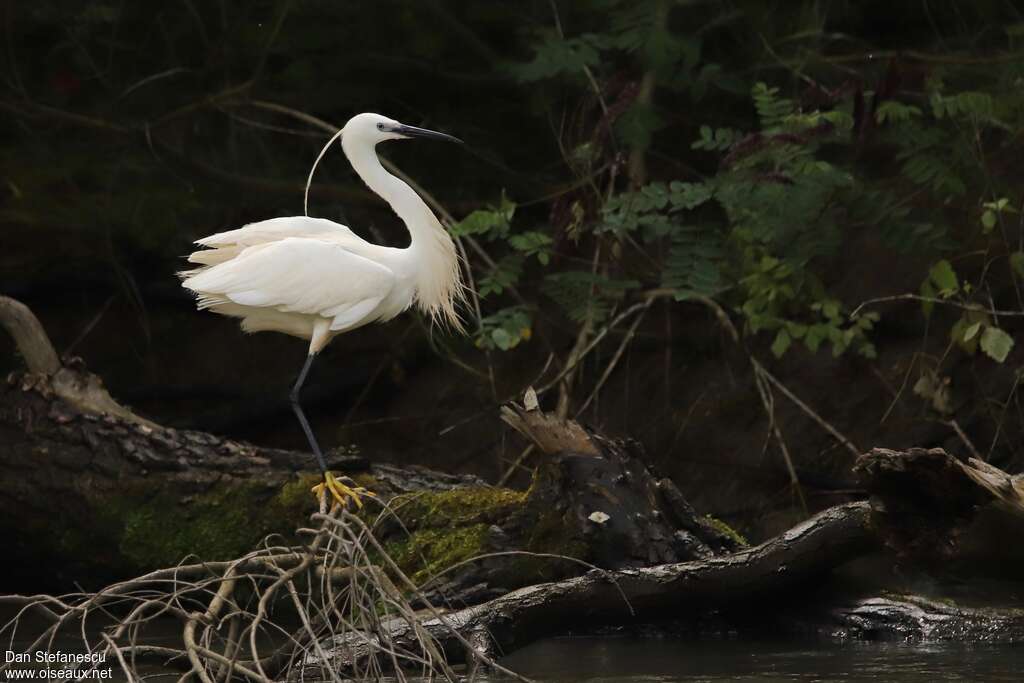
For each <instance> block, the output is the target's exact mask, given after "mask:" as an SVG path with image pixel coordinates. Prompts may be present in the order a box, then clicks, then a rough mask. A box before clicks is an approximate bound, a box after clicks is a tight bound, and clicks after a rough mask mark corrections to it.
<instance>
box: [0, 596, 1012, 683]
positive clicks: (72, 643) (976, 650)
mask: <svg viewBox="0 0 1024 683" xmlns="http://www.w3.org/2000/svg"><path fill="white" fill-rule="evenodd" d="M13 614H14V612H13V610H10V609H9V608H0V624H2V623H4V622H6V621H7V619H8V618H10V617H11V616H13ZM23 626H24V627H25V628H23V629H19V632H18V633H17V634H16V635H15V637H14V638H13V639H12V638H11V636H12V634H11V633H10V632H9V631H7V632H4V633H3V634H0V640H2V641H3V646H2V647H0V650H6V649H11V650H14V651H18V652H23V651H25V650H26V649H27V648H28V646H29V644H30V642H31V640H32V636H34V635H37V634H38V633H39V632H40V630H41V629H42V628H43V623H42V622H41V621H39V620H36V619H33V618H31V617H29V618H26V619H25V623H24V624H23ZM180 628H181V627H180V625H179V624H178V623H177V622H176V621H174V620H171V619H165V620H160V621H158V622H156V623H154V624H152V625H151V628H150V630H149V631H148V632H147V634H146V637H145V638H143V639H141V640H142V641H144V642H147V643H148V644H154V645H155V644H177V643H178V642H179V639H180V635H181V634H180ZM90 630H93V629H90ZM51 649H53V650H64V651H67V652H81V651H82V647H81V640H80V639H79V638H78V637H77V634H75V633H71V632H66V633H62V634H61V635H60V636H59V637H58V638H57V640H56V641H55V642H54V643H53V645H52V647H51ZM0 661H2V660H0ZM500 661H501V664H503V665H504V666H506V667H508V668H509V669H512V670H513V671H517V672H519V673H520V674H522V675H524V676H527V677H529V678H532V679H534V680H536V681H543V682H545V683H583V682H584V681H586V682H592V683H612V682H622V683H655V682H657V683H683V682H686V683H694V682H698V681H758V682H770V681H820V682H821V683H829V682H833V681H841V682H847V681H865V682H866V681H871V682H875V681H882V682H886V681H894V682H898V683H903V682H920V683H925V682H928V681H1020V682H1022V683H1024V644H1017V645H1007V644H1002V645H987V644H974V645H963V644H958V643H927V644H913V643H893V642H863V641H849V642H842V643H839V642H830V641H827V640H811V639H795V638H786V639H781V638H780V639H775V640H771V639H767V638H758V637H752V636H751V635H749V634H744V635H743V636H742V637H732V638H728V637H716V638H693V637H683V636H663V637H650V636H646V637H641V636H607V635H601V636H585V637H571V638H569V637H567V638H552V639H548V640H544V641H540V642H537V643H534V644H532V645H529V646H527V647H525V648H523V649H522V650H519V651H517V652H514V653H513V654H511V655H509V656H508V657H504V658H503V659H501V660H500ZM108 665H112V668H113V672H112V673H113V676H112V679H113V680H115V681H120V680H124V677H123V675H122V674H121V671H120V670H119V667H118V666H117V664H116V662H109V663H108ZM22 668H24V667H22ZM32 668H35V667H32ZM6 673H7V672H0V682H3V681H5V680H11V678H10V677H9V676H7V675H6ZM147 673H153V672H148V671H147ZM177 675H178V673H175V677H177ZM239 680H244V679H239ZM476 680H477V681H479V682H480V683H499V682H500V683H508V681H509V679H508V678H505V677H503V676H498V675H490V676H487V677H483V678H480V677H478V678H477V679H476Z"/></svg>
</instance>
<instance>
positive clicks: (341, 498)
mask: <svg viewBox="0 0 1024 683" xmlns="http://www.w3.org/2000/svg"><path fill="white" fill-rule="evenodd" d="M345 478H346V479H348V477H345ZM349 481H352V480H351V479H349ZM352 483H353V484H355V482H352ZM325 492H326V493H330V494H331V497H332V498H334V501H335V502H336V503H337V504H338V505H341V506H343V507H344V506H345V504H346V503H348V501H350V500H353V501H355V504H356V507H358V508H362V507H363V501H362V500H361V499H360V498H361V497H362V496H370V497H371V498H373V497H376V495H377V494H376V493H373V492H372V491H367V490H366V489H364V488H363V487H362V486H356V485H353V486H347V485H346V484H344V483H343V482H342V481H341V479H338V478H337V477H335V476H334V475H333V474H331V473H330V472H327V473H326V474H324V480H323V481H322V482H320V483H319V484H317V485H316V486H314V487H313V493H314V494H316V499H317V500H322V499H323V497H324V493H325Z"/></svg>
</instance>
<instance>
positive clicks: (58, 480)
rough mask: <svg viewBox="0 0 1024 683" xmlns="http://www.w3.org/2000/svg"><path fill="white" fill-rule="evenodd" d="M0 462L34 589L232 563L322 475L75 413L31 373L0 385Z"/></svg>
mask: <svg viewBox="0 0 1024 683" xmlns="http://www.w3.org/2000/svg"><path fill="white" fill-rule="evenodd" d="M62 372H63V373H65V374H68V373H77V374H82V373H84V372H85V371H84V370H81V369H77V370H72V369H69V368H66V367H65V368H63V369H62ZM88 381H90V382H93V381H95V379H89V380H88ZM328 459H329V462H330V464H331V466H332V467H333V468H335V469H336V470H339V471H343V472H346V473H348V474H349V475H350V476H352V477H353V478H354V479H355V480H356V481H357V482H359V483H360V484H362V485H365V486H366V487H367V488H370V489H372V490H374V491H377V492H379V493H380V494H381V495H382V497H384V498H385V499H387V498H389V497H391V496H393V495H396V494H398V493H401V492H408V491H434V492H437V491H444V490H448V489H451V488H453V487H457V486H464V485H469V484H473V485H476V486H483V484H482V482H479V481H478V480H475V479H473V478H472V477H455V476H449V475H444V474H441V473H438V472H432V471H429V470H425V469H422V468H396V467H391V466H388V465H383V464H375V463H369V462H367V460H366V459H364V458H360V457H357V456H352V455H350V454H345V453H338V452H334V453H332V454H331V455H330V456H329V458H328ZM0 464H2V466H3V468H4V486H3V488H2V492H0V534H3V538H4V539H5V543H6V544H7V547H8V549H9V550H10V551H12V552H13V553H14V554H15V555H16V556H17V557H19V558H21V560H22V561H21V562H19V563H18V564H19V567H20V568H22V571H24V572H25V575H24V576H23V577H22V578H23V579H25V580H27V581H28V582H30V583H32V584H34V585H36V586H37V587H38V585H39V584H40V582H43V583H44V584H45V583H52V584H54V585H61V586H64V587H68V586H70V585H73V584H72V583H71V580H72V579H73V580H74V581H76V582H80V583H81V582H85V583H90V582H93V581H102V580H109V579H111V578H115V577H123V576H131V575H133V574H135V573H138V572H142V571H146V570H149V569H154V568H158V567H166V566H172V565H174V564H177V563H178V562H180V561H182V560H183V559H184V558H185V557H187V556H194V557H198V558H201V559H203V560H216V559H227V558H231V557H235V556H237V555H240V554H243V553H244V552H246V551H248V550H249V549H251V548H252V547H254V545H256V544H258V543H259V542H260V540H261V539H262V538H263V537H264V536H266V535H267V534H270V533H282V534H290V533H291V532H292V531H293V530H294V529H295V528H296V527H298V526H301V525H303V524H304V523H305V522H306V520H307V519H308V516H309V514H310V513H311V512H314V511H315V509H316V501H315V499H314V497H313V496H312V494H311V493H310V488H311V486H312V485H313V484H315V483H316V482H317V480H318V479H319V476H318V474H317V473H316V469H315V466H314V462H313V460H312V458H311V457H310V455H309V454H307V453H301V452H293V451H285V450H279V449H272V448H261V447H258V446H254V445H252V444H247V443H241V442H237V441H232V440H229V439H223V438H219V437H216V436H213V435H211V434H206V433H202V432H192V431H182V430H175V429H169V428H165V427H160V426H157V425H152V424H151V423H146V422H142V421H136V420H132V419H130V418H126V417H123V416H115V415H108V414H94V413H91V412H85V411H83V410H81V409H79V407H77V406H75V405H73V404H72V403H70V402H69V401H68V400H66V399H65V398H63V397H61V396H60V395H58V394H57V393H56V392H55V391H54V389H53V385H52V380H51V378H50V377H47V376H44V375H38V374H23V375H13V376H10V377H8V378H7V381H5V382H3V383H2V385H0ZM15 569H17V568H15Z"/></svg>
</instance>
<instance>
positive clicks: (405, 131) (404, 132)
mask: <svg viewBox="0 0 1024 683" xmlns="http://www.w3.org/2000/svg"><path fill="white" fill-rule="evenodd" d="M408 138H432V139H434V140H445V141H446V142H458V143H460V144H461V143H462V140H459V139H458V138H455V137H452V136H451V135H446V134H445V133H438V132H436V131H433V130H427V129H426V128H417V127H416V126H407V125H405V124H404V123H399V122H398V121H395V120H394V119H389V118H388V117H386V116H381V115H380V114H370V113H366V114H356V115H355V116H353V117H352V118H350V119H349V120H348V123H346V124H345V127H344V128H343V129H342V140H343V141H346V140H347V141H350V142H354V141H356V140H359V141H361V142H367V143H370V144H371V145H376V144H377V143H378V142H384V141H385V140H405V139H408Z"/></svg>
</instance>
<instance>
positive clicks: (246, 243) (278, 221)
mask: <svg viewBox="0 0 1024 683" xmlns="http://www.w3.org/2000/svg"><path fill="white" fill-rule="evenodd" d="M348 236H352V237H356V239H359V238H358V237H357V236H356V234H355V233H354V232H352V231H351V230H349V228H348V227H347V226H344V225H342V224H341V223H335V222H334V221H330V220H327V219H326V218H311V217H310V216H284V217H282V218H271V219H269V220H265V221H259V222H256V223H249V224H248V225H244V226H242V227H241V228H236V229H235V230H227V231H225V232H218V233H216V234H214V235H210V236H208V237H204V238H202V239H200V240H196V244H201V245H202V246H204V247H227V246H233V245H238V246H242V247H251V246H254V245H256V244H265V243H267V242H277V241H278V240H283V239H287V238H289V237H348Z"/></svg>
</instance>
